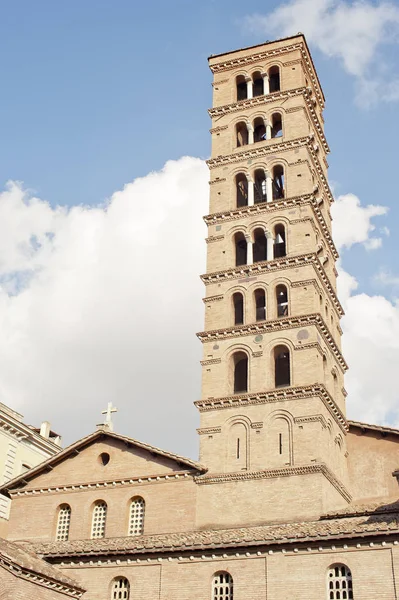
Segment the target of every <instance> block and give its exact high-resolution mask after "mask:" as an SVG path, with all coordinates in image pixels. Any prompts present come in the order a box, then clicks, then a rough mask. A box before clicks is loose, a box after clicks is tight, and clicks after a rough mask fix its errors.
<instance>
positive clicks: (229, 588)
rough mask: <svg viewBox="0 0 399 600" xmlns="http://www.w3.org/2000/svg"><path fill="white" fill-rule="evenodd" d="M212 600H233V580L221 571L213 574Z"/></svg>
mask: <svg viewBox="0 0 399 600" xmlns="http://www.w3.org/2000/svg"><path fill="white" fill-rule="evenodd" d="M212 600H233V578H232V576H231V575H230V574H229V573H226V572H225V571H222V572H220V573H215V575H214V577H213V583H212Z"/></svg>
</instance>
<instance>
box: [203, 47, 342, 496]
mask: <svg viewBox="0 0 399 600" xmlns="http://www.w3.org/2000/svg"><path fill="white" fill-rule="evenodd" d="M209 65H210V69H211V71H212V73H213V83H212V86H213V107H212V108H211V109H210V111H209V114H210V116H211V119H212V128H211V130H210V131H211V136H212V154H211V158H210V160H209V161H208V166H209V170H210V202H209V214H208V215H207V216H206V217H205V221H206V223H207V226H208V237H207V240H206V242H207V270H206V273H205V274H204V275H202V280H203V283H204V285H205V290H206V292H205V298H204V306H205V327H204V331H203V332H201V333H200V334H198V336H199V339H200V340H201V342H202V344H203V349H204V350H203V360H202V363H201V364H202V369H203V375H202V397H201V399H200V400H199V401H198V402H197V403H196V406H197V408H198V409H199V411H200V416H201V427H200V429H199V434H200V460H201V461H203V462H204V463H205V464H207V465H208V467H209V477H213V479H214V480H215V482H216V481H217V479H218V477H219V478H223V481H228V480H229V478H235V479H234V480H235V481H237V480H240V481H248V480H250V479H251V478H252V477H255V478H256V477H258V478H264V479H268V480H269V481H274V480H275V479H276V478H278V479H279V480H280V481H281V482H282V483H281V486H282V487H281V489H282V490H283V491H282V493H285V492H284V490H285V491H286V492H287V493H290V494H292V493H301V492H300V490H301V489H302V488H303V484H304V483H305V480H304V479H303V477H305V479H306V477H308V476H311V477H312V478H313V479H312V481H313V482H314V481H316V479H317V481H318V485H320V497H322V500H321V502H323V506H322V507H320V508H326V507H328V505H329V504H330V502H331V504H336V503H337V502H338V504H341V503H343V504H346V502H348V501H349V498H350V497H349V493H348V491H347V476H346V472H347V468H346V461H347V451H346V433H347V429H348V426H347V422H346V417H345V395H346V393H345V389H344V382H343V379H344V373H345V370H346V369H347V365H346V362H345V359H344V357H343V356H342V352H341V333H342V331H341V328H340V318H341V317H342V315H343V310H342V307H341V304H340V302H339V300H338V298H337V294H336V276H337V271H336V268H335V263H336V260H337V258H338V253H337V250H336V248H335V245H334V242H333V239H332V236H331V214H330V207H331V204H332V202H333V197H332V194H331V191H330V188H329V185H328V181H327V169H328V163H327V155H328V152H329V147H328V144H327V141H326V138H325V135H324V121H323V109H324V96H323V92H322V89H321V86H320V82H319V79H318V77H317V74H316V71H315V68H314V65H313V62H312V59H311V56H310V53H309V50H308V47H307V44H306V41H305V38H304V37H303V36H302V35H297V36H295V37H291V38H286V39H283V40H279V41H276V42H271V43H265V44H262V45H259V46H254V47H250V48H244V49H242V50H237V51H234V52H229V53H225V54H220V55H217V56H211V57H210V58H209ZM288 481H289V482H290V483H289V485H288ZM284 482H285V483H284ZM306 485H308V483H306ZM312 485H313V484H312ZM287 486H288V487H287ZM288 490H289V491H288Z"/></svg>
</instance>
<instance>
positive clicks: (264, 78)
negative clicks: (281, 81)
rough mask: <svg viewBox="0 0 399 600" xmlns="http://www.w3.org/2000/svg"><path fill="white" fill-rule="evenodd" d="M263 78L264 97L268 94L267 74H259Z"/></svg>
mask: <svg viewBox="0 0 399 600" xmlns="http://www.w3.org/2000/svg"><path fill="white" fill-rule="evenodd" d="M261 75H262V77H263V93H264V95H266V94H270V84H269V75H268V74H267V73H261Z"/></svg>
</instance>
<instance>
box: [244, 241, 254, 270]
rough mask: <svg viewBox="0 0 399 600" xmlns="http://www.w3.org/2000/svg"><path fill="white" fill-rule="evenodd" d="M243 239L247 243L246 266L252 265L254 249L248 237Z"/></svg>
mask: <svg viewBox="0 0 399 600" xmlns="http://www.w3.org/2000/svg"><path fill="white" fill-rule="evenodd" d="M245 239H246V241H247V265H253V264H254V249H253V244H252V240H251V236H250V235H248V234H247V235H246V236H245Z"/></svg>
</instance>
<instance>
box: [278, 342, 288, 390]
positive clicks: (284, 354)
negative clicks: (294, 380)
mask: <svg viewBox="0 0 399 600" xmlns="http://www.w3.org/2000/svg"><path fill="white" fill-rule="evenodd" d="M274 380H275V387H276V388H277V387H284V386H287V385H291V373H290V351H289V350H288V348H287V347H286V346H276V348H275V349H274Z"/></svg>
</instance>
